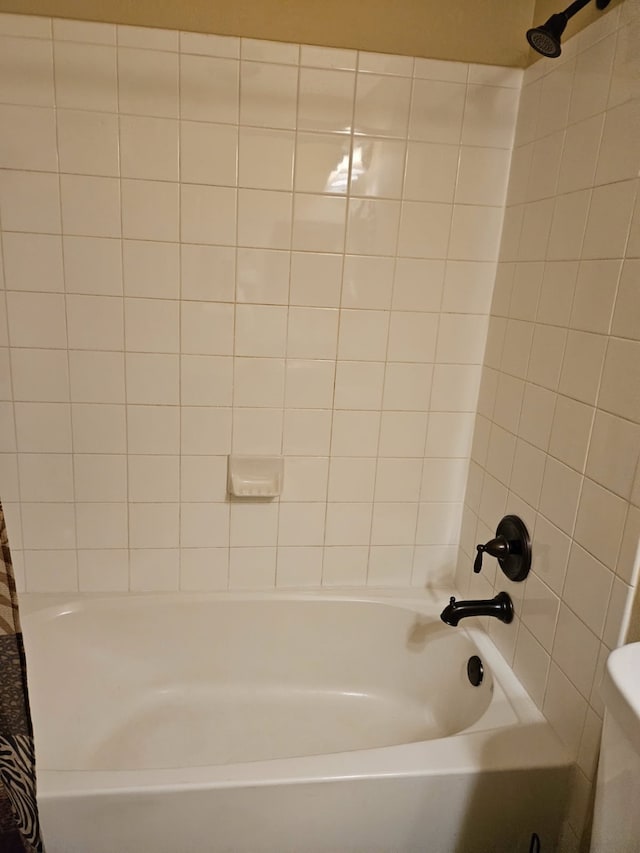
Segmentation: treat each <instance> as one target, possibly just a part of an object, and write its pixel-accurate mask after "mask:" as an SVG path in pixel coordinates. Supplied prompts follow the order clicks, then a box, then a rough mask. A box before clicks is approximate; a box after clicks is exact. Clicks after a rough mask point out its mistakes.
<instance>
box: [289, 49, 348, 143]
mask: <svg viewBox="0 0 640 853" xmlns="http://www.w3.org/2000/svg"><path fill="white" fill-rule="evenodd" d="M305 49H306V46H303V51H304V50H305ZM355 82H356V75H355V74H354V73H353V72H352V71H349V70H337V69H336V70H334V69H329V68H326V69H325V68H322V69H320V68H301V69H300V92H299V101H298V128H299V129H300V130H315V131H331V132H334V133H348V132H349V131H350V130H351V126H352V123H353V104H354V94H355Z"/></svg>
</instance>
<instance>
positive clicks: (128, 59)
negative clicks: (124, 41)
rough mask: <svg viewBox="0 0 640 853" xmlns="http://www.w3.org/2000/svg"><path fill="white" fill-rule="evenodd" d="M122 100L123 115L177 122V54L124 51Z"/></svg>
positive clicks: (121, 52) (120, 79) (120, 64)
mask: <svg viewBox="0 0 640 853" xmlns="http://www.w3.org/2000/svg"><path fill="white" fill-rule="evenodd" d="M118 99H119V106H120V111H121V112H123V113H130V114H133V115H139V116H158V117H163V118H177V117H178V56H177V54H175V53H168V52H165V51H160V50H139V49H137V48H129V47H120V48H119V49H118Z"/></svg>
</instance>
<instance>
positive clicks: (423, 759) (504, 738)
mask: <svg viewBox="0 0 640 853" xmlns="http://www.w3.org/2000/svg"><path fill="white" fill-rule="evenodd" d="M450 594H455V590H451V589H437V590H420V591H419V592H418V594H417V595H414V594H407V590H406V589H404V590H392V589H389V588H385V589H382V590H374V589H371V588H367V589H366V590H363V589H362V588H357V589H353V590H345V589H343V588H341V589H340V590H324V589H322V590H262V591H254V590H247V591H241V590H237V591H220V592H202V593H199V592H136V593H22V594H21V595H20V607H21V612H22V615H23V617H24V619H23V627H24V623H25V621H26V622H27V624H28V621H29V620H30V619H31V618H34V617H35V618H38V617H40V618H45V619H46V618H52V617H55V616H56V615H62V614H63V613H65V612H74V611H77V610H84V609H86V608H87V607H88V606H90V605H91V604H92V603H99V604H100V603H104V605H105V606H110V605H112V604H113V603H114V602H116V601H117V602H119V603H126V604H127V606H135V605H136V604H137V605H138V606H139V605H140V603H141V602H142V603H144V601H145V600H149V601H152V602H154V603H155V602H167V601H171V599H174V600H176V601H181V602H190V601H193V602H199V603H202V602H203V601H211V602H226V601H229V602H242V601H253V602H255V601H291V602H295V601H316V602H319V601H327V602H338V601H341V602H354V603H358V602H360V603H369V604H378V605H387V606H390V607H392V608H400V609H403V610H409V611H411V612H414V613H418V614H420V615H423V616H425V617H429V618H433V619H434V620H436V619H438V618H439V613H440V610H441V608H442V606H443V602H445V603H446V601H447V600H448V597H449V595H450ZM451 630H452V631H453V630H455V631H463V632H464V633H465V634H466V635H467V636H469V637H470V639H471V640H472V641H473V642H474V644H475V645H476V646H477V647H478V649H479V650H480V653H481V655H482V656H483V658H484V659H485V660H486V661H487V662H488V664H489V667H490V669H491V672H492V675H493V678H494V683H495V685H496V687H497V689H498V690H499V691H500V692H501V693H503V694H506V696H507V698H508V701H509V704H510V705H511V707H512V709H513V711H514V713H515V716H516V717H517V719H518V723H516V724H511V725H506V726H504V727H497V728H489V729H486V728H484V729H482V730H480V731H474V730H473V729H474V726H471V727H470V729H469V730H465V731H463V732H460V733H458V734H455V735H451V736H448V737H445V738H437V739H433V740H428V741H419V742H414V743H408V744H400V745H393V746H386V747H377V748H373V749H367V750H353V751H344V752H339V753H328V754H318V755H309V756H300V757H292V758H282V759H268V760H264V761H256V762H243V763H238V764H229V765H203V766H195V767H186V768H163V769H153V770H38V787H39V794H38V796H39V798H41V799H50V798H52V799H55V798H56V797H60V796H64V797H67V796H74V797H75V796H77V797H84V796H94V795H96V794H99V793H116V792H118V793H129V794H133V793H137V794H140V793H143V792H151V791H153V792H158V793H160V792H163V791H165V792H169V791H174V792H175V791H177V790H180V791H189V790H202V789H208V788H218V787H220V788H236V787H246V786H250V787H261V786H264V785H290V784H308V783H315V782H329V781H339V780H345V779H351V780H353V779H373V778H393V777H415V776H425V775H428V776H439V775H442V776H444V775H451V774H454V775H455V774H468V773H477V772H480V771H482V772H492V771H501V770H515V769H525V768H527V769H531V770H533V769H542V768H554V767H557V768H559V767H567V766H569V765H571V763H572V761H571V759H570V756H569V754H568V752H567V751H566V750H565V748H564V747H563V746H562V744H561V742H560V741H559V739H558V738H557V736H556V735H555V734H554V733H553V731H552V730H551V727H550V725H549V724H548V723H547V722H546V720H545V719H544V717H543V715H542V713H541V712H540V711H539V710H538V708H537V707H536V706H535V705H534V703H533V701H532V700H531V698H530V697H529V696H528V694H527V692H526V691H525V689H524V687H523V686H522V685H521V683H520V682H519V680H518V679H517V677H516V676H515V674H514V673H513V671H512V670H511V668H510V667H509V665H508V664H507V662H506V661H505V660H504V658H503V657H502V655H501V654H500V652H499V650H498V649H497V647H496V646H495V644H494V643H493V641H492V640H491V638H490V637H489V636H488V635H487V634H486V632H485V631H484V630H483V629H482V627H479V626H477V625H476V626H459V627H458V628H455V629H454V628H451ZM27 633H28V632H27ZM496 736H498V737H499V740H500V743H497V742H496ZM87 783H90V784H87Z"/></svg>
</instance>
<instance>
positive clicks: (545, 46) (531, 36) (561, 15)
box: [527, 0, 610, 59]
mask: <svg viewBox="0 0 640 853" xmlns="http://www.w3.org/2000/svg"><path fill="white" fill-rule="evenodd" d="M589 1H590V0H574V2H573V3H572V4H571V5H570V6H567V8H566V9H565V10H564V12H558V13H557V14H555V15H552V16H551V17H550V18H549V20H548V21H546V22H545V23H544V24H542V26H541V27H533V29H531V30H527V41H528V42H529V44H530V45H531V47H532V48H533V49H534V50H537V51H538V53H541V54H542V55H543V56H548V57H550V58H552V59H553V58H555V57H556V56H560V54H561V53H562V46H561V44H560V40H561V38H562V33H563V32H564V31H565V28H566V26H567V21H568V20H569V18H572V17H573V16H574V15H575V14H576V12H579V11H580V9H583V8H584V7H585V6H586V5H587V3H589ZM609 3H610V0H596V6H597V7H598V9H606V8H607V6H608V5H609Z"/></svg>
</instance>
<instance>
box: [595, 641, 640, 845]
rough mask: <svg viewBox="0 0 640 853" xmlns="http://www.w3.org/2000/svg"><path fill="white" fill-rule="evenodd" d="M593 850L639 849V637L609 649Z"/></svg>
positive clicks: (603, 685)
mask: <svg viewBox="0 0 640 853" xmlns="http://www.w3.org/2000/svg"><path fill="white" fill-rule="evenodd" d="M602 698H603V700H604V703H605V716H604V727H603V730H602V744H601V748H600V763H599V765H598V778H597V782H596V801H595V810H594V822H593V834H592V840H591V851H592V853H640V643H631V644H629V645H628V646H622V647H621V648H619V649H616V650H615V651H613V652H612V653H611V654H610V655H609V659H608V661H607V666H606V671H605V675H604V678H603V682H602Z"/></svg>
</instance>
